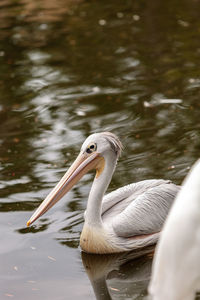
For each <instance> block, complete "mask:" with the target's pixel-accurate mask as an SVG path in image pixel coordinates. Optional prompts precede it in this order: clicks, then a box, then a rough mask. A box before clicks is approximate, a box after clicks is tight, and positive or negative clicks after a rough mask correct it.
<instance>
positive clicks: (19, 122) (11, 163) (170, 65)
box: [0, 0, 200, 300]
mask: <svg viewBox="0 0 200 300" xmlns="http://www.w3.org/2000/svg"><path fill="white" fill-rule="evenodd" d="M0 20H1V22H0V236H1V247H0V264H1V271H0V295H1V296H0V298H1V299H3V300H4V299H8V298H13V299H17V300H18V299H20V300H21V299H29V300H32V299H44V298H45V299H49V300H61V299H83V300H84V299H95V295H96V298H98V299H102V300H103V299H111V298H112V299H143V298H144V295H145V294H146V287H147V285H148V281H149V276H150V270H151V259H152V255H151V253H146V254H145V255H144V257H143V258H139V257H137V258H136V259H132V258H130V257H128V258H127V257H123V259H122V258H121V257H117V258H116V257H115V256H114V258H113V256H111V257H109V258H108V257H106V258H105V259H103V258H101V259H100V260H99V258H98V257H93V256H87V255H82V254H81V252H80V249H79V246H78V245H79V236H80V232H81V229H82V224H83V212H84V210H85V207H86V203H87V196H88V192H89V189H90V186H91V181H92V178H93V174H88V175H87V176H85V177H84V178H83V179H82V180H81V182H79V183H78V184H77V185H76V187H75V188H74V189H73V190H72V191H71V192H70V193H69V194H68V195H67V196H66V197H65V198H64V199H63V200H62V201H60V202H59V203H58V204H57V205H56V206H55V207H54V208H52V209H51V211H49V212H48V214H46V215H45V216H44V217H42V218H41V219H40V220H38V221H37V223H36V224H35V225H34V226H31V227H30V228H26V221H27V220H28V219H29V217H30V216H31V214H32V213H33V211H34V210H35V209H36V207H38V205H39V204H40V203H41V201H42V200H43V199H44V197H45V196H46V195H47V194H48V192H49V191H50V190H51V188H52V187H54V186H55V184H56V183H57V181H58V180H59V179H60V178H61V176H62V175H63V173H64V172H65V171H66V169H67V168H68V167H69V166H70V164H71V163H72V162H73V160H74V159H75V157H76V155H77V154H78V152H79V148H80V145H81V143H82V142H83V141H84V139H85V138H86V137H87V136H88V135H89V134H91V133H93V132H96V131H104V130H109V131H112V132H114V133H116V134H117V135H119V137H120V138H121V140H122V142H123V144H124V152H123V155H122V157H121V158H120V161H119V164H118V167H117V170H116V172H115V174H114V177H113V180H112V183H111V185H110V187H109V191H111V190H112V189H115V188H117V187H119V186H123V185H125V184H128V183H131V182H134V181H139V180H143V179H148V178H164V179H171V180H173V181H174V182H175V183H177V184H180V183H181V182H182V180H183V178H184V176H185V175H186V174H187V172H188V170H189V168H190V166H191V165H192V163H193V162H194V161H195V160H196V159H197V158H198V157H199V150H200V133H199V129H200V123H199V116H200V102H199V99H200V68H199V61H200V44H199V34H200V3H199V1H191V0H185V1H182V2H181V5H180V2H179V1H172V0H170V1H167V2H161V1H159V0H155V1H151V2H149V1H130V0H129V1H128V0H126V1H124V0H123V1H121V0H120V1H119V0H117V1H116V0H115V1H113V0H111V1H104V0H102V1H78V0H77V1H72V0H71V1H67V0H60V1H50V0H48V1H47V0H45V1H44V0H43V1H39V0H38V1H31V0H18V1H11V0H1V2H0ZM136 256H137V255H136ZM82 260H83V261H82ZM126 260H130V261H129V263H127V262H126ZM99 262H100V263H99ZM99 264H100V265H101V266H102V272H101V273H98V272H97V270H99ZM127 266H128V267H127ZM85 269H86V271H85ZM186 276H187V274H186ZM106 278H107V284H106V282H105V279H106ZM89 279H90V280H89ZM90 281H91V283H90Z"/></svg>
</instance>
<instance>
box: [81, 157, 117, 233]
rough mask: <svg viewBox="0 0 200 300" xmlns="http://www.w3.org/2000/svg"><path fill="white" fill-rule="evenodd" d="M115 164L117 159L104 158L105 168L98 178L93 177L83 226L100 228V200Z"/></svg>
mask: <svg viewBox="0 0 200 300" xmlns="http://www.w3.org/2000/svg"><path fill="white" fill-rule="evenodd" d="M116 163H117V159H116V158H114V157H112V156H110V157H107V158H105V167H104V170H103V172H102V173H101V174H100V176H99V177H97V176H96V177H95V179H94V181H93V184H92V188H91V190H90V194H89V198H88V203H87V211H86V217H85V225H88V226H91V227H102V219H101V210H102V209H101V207H102V199H103V196H104V194H105V192H106V190H107V188H108V185H109V183H110V181H111V178H112V175H113V172H114V170H115V167H116Z"/></svg>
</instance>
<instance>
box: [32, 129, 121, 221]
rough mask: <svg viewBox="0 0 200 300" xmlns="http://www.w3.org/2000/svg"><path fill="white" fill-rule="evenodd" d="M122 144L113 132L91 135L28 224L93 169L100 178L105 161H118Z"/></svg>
mask: <svg viewBox="0 0 200 300" xmlns="http://www.w3.org/2000/svg"><path fill="white" fill-rule="evenodd" d="M121 150H122V144H121V142H120V140H119V139H118V137H117V136H116V135H114V134H113V133H111V132H102V133H94V134H92V135H90V136H89V137H88V138H87V139H86V140H85V142H84V143H83V145H82V147H81V151H80V153H79V155H78V157H77V158H76V160H75V161H74V163H73V164H72V165H71V167H70V168H69V169H68V171H67V172H66V174H65V175H64V176H63V177H62V178H61V180H60V181H59V183H58V184H57V185H56V187H55V188H54V189H53V190H52V191H51V192H50V194H49V195H48V196H47V197H46V199H45V200H44V201H43V202H42V203H41V204H40V206H39V207H38V209H37V210H36V211H35V213H34V214H33V215H32V217H31V218H30V220H29V221H28V222H27V226H29V225H30V224H32V223H33V222H34V221H35V220H37V219H38V218H39V217H40V216H42V215H43V214H44V213H45V212H46V211H47V210H49V209H50V208H51V207H52V206H53V205H54V204H55V203H56V202H58V201H59V200H60V199H61V198H62V197H63V196H64V195H65V194H66V193H67V192H68V191H69V190H70V189H71V188H72V187H73V186H74V185H75V184H76V183H77V182H78V181H79V180H80V179H81V178H82V177H83V175H84V174H86V173H87V172H89V171H90V170H92V169H95V170H96V178H98V177H99V176H100V175H101V173H102V172H103V170H104V167H105V161H106V159H107V158H108V157H111V158H113V159H114V160H117V159H118V157H119V156H120V154H121Z"/></svg>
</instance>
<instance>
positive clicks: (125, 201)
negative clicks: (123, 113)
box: [28, 132, 179, 253]
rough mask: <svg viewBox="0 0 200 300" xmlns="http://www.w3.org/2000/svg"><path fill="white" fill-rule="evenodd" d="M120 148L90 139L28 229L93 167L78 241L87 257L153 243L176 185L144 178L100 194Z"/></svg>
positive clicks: (105, 139) (99, 137)
mask: <svg viewBox="0 0 200 300" xmlns="http://www.w3.org/2000/svg"><path fill="white" fill-rule="evenodd" d="M121 148H122V145H121V143H120V141H119V139H118V138H117V137H116V136H115V135H114V134H112V133H109V132H103V133H97V134H92V135H91V136H89V137H88V138H87V139H86V141H85V142H84V143H83V145H82V148H81V152H80V154H79V156H78V157H77V159H76V161H75V162H74V164H73V165H72V166H71V168H70V169H69V170H68V172H67V173H66V174H65V175H64V176H63V178H62V179H61V180H60V182H59V183H58V185H57V186H56V187H55V188H54V190H53V191H52V192H51V193H50V194H49V195H48V196H47V198H46V199H45V200H44V201H43V203H42V204H41V205H40V207H39V208H38V209H37V211H36V212H35V214H34V215H33V216H32V217H31V219H30V220H29V222H28V225H29V224H31V223H33V222H34V221H35V220H36V219H37V218H38V217H39V216H41V215H42V214H44V213H45V212H46V211H47V210H48V209H49V208H50V207H51V206H53V205H54V204H55V203H56V202H57V201H58V200H59V199H60V198H62V197H63V195H64V194H65V193H66V192H67V191H69V189H71V188H72V186H73V185H74V184H75V183H76V182H77V181H78V180H79V179H80V178H81V177H82V176H83V175H84V174H85V173H86V172H88V171H89V170H91V169H96V176H95V179H94V181H93V184H92V188H91V191H90V194H89V198H88V204H87V210H86V213H85V223H84V226H83V231H82V233H81V238H80V246H81V248H82V249H83V250H84V251H86V252H90V253H115V252H123V251H130V250H133V249H136V248H142V247H144V246H148V245H151V244H154V243H156V241H157V239H158V237H159V233H160V231H161V228H162V225H163V222H164V220H165V218H166V216H167V213H168V211H169V208H170V206H171V204H172V202H173V199H174V197H175V195H176V193H177V191H178V190H179V187H178V186H176V185H175V184H173V183H171V182H170V181H167V180H156V179H153V180H144V181H141V182H138V183H134V184H130V185H127V186H125V187H122V188H119V189H118V190H116V191H114V192H112V193H110V194H108V195H106V196H104V194H105V192H106V190H107V187H108V185H109V183H110V180H111V178H112V175H113V172H114V170H115V167H116V164H117V159H118V157H119V155H120V152H121Z"/></svg>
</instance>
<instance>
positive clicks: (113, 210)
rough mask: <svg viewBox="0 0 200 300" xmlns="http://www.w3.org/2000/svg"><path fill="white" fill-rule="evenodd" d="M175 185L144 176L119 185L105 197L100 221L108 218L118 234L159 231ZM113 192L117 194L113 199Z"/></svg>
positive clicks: (174, 192)
mask: <svg viewBox="0 0 200 300" xmlns="http://www.w3.org/2000/svg"><path fill="white" fill-rule="evenodd" d="M179 188H180V187H178V186H176V185H175V184H173V183H171V182H170V181H166V180H144V181H140V182H138V183H135V184H131V185H129V186H126V187H124V188H121V189H119V190H117V191H115V192H113V193H111V194H109V195H108V196H107V197H105V199H104V201H103V207H102V208H103V211H104V213H103V215H102V217H103V221H105V222H108V221H109V223H110V222H111V224H112V227H113V230H114V231H115V233H116V234H117V235H118V236H121V237H131V236H135V235H141V234H149V233H154V232H159V231H160V230H161V228H162V225H163V222H164V220H165V218H166V216H167V214H168V211H169V208H170V206H171V204H172V202H173V200H174V198H175V196H176V193H177V192H178V190H179ZM114 193H115V194H114ZM113 196H118V197H117V203H116V202H115V201H114V198H113ZM127 196H128V197H127ZM119 199H120V200H119ZM108 206H109V208H107V210H106V207H108ZM111 220H112V221H111Z"/></svg>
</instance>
